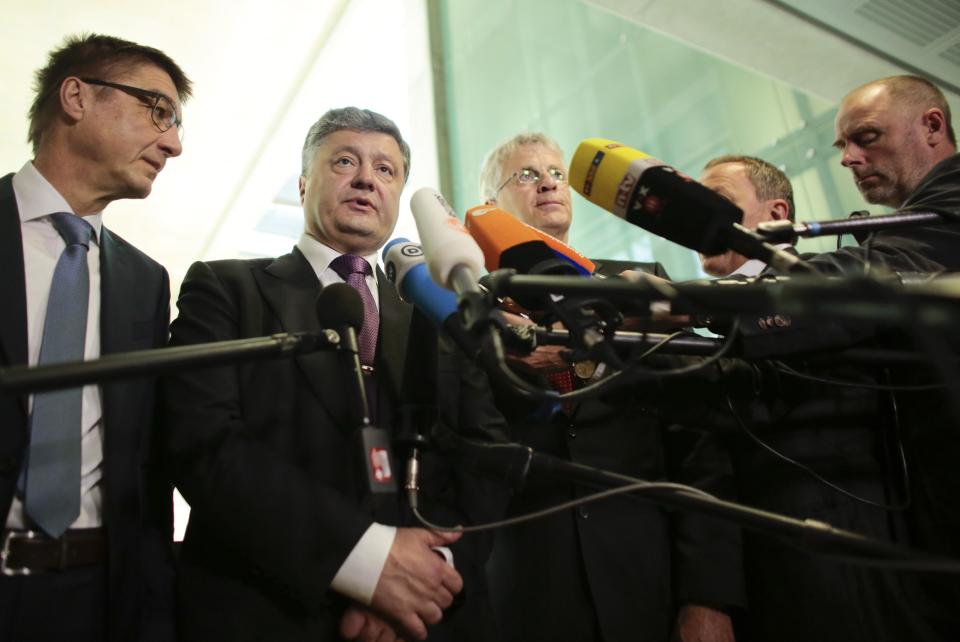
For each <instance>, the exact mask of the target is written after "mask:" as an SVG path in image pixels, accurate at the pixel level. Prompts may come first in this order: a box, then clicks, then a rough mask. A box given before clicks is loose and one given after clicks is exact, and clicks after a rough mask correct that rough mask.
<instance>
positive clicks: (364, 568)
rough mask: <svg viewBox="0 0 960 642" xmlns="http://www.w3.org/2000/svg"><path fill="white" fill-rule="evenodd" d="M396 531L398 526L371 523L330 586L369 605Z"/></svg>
mask: <svg viewBox="0 0 960 642" xmlns="http://www.w3.org/2000/svg"><path fill="white" fill-rule="evenodd" d="M396 534H397V529H396V528H395V527H393V526H384V525H383V524H377V523H376V522H374V523H373V524H370V527H369V528H368V529H367V530H366V532H365V533H364V534H363V536H362V537H360V539H359V540H357V543H356V545H354V547H353V550H352V551H350V554H349V555H347V559H345V560H344V561H343V564H342V565H341V566H340V570H338V571H337V574H336V575H335V576H334V577H333V581H332V582H330V588H332V589H333V590H334V591H336V592H337V593H341V594H343V595H346V596H347V597H349V598H351V599H353V600H356V601H357V602H360V603H361V604H366V605H367V606H369V605H370V603H371V602H372V601H373V593H374V591H375V590H376V589H377V582H379V581H380V573H381V572H382V571H383V566H384V564H386V563H387V556H388V555H389V554H390V547H392V546H393V539H394V537H395V536H396Z"/></svg>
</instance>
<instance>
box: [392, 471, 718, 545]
mask: <svg viewBox="0 0 960 642" xmlns="http://www.w3.org/2000/svg"><path fill="white" fill-rule="evenodd" d="M663 490H669V491H675V492H684V493H693V494H695V495H699V496H701V497H703V498H705V499H713V500H716V499H717V497H715V496H713V495H711V494H710V493H707V492H705V491H702V490H700V489H699V488H694V487H693V486H686V485H684V484H677V483H673V482H648V481H638V482H635V483H632V484H627V485H625V486H618V487H616V488H609V489H607V490H602V491H599V492H596V493H591V494H590V495H585V496H584V497H581V498H578V499H572V500H569V501H565V502H561V503H559V504H554V505H553V506H550V507H549V508H543V509H540V510H536V511H532V512H529V513H524V514H523V515H517V516H516V517H510V518H507V519H501V520H497V521H493V522H487V523H485V524H477V525H474V526H461V525H458V526H441V525H439V524H434V523H433V522H431V521H430V520H428V519H427V518H426V517H424V516H423V514H422V513H421V512H420V508H419V501H418V500H417V499H416V497H415V493H416V491H409V492H408V499H409V501H410V508H411V510H412V511H413V514H414V515H415V516H416V518H417V520H419V521H420V523H421V524H423V525H424V526H426V527H427V528H429V529H430V530H433V531H439V532H444V533H480V532H483V531H490V530H496V529H500V528H506V527H507V526H516V525H517V524H523V523H524V522H532V521H533V520H536V519H540V518H541V517H546V516H547V515H552V514H554V513H560V512H563V511H565V510H568V509H571V508H577V507H578V506H581V505H583V504H590V503H593V502H596V501H600V500H601V499H606V498H608V497H613V496H615V495H622V494H624V493H633V492H641V491H653V492H657V491H663ZM641 494H642V492H641Z"/></svg>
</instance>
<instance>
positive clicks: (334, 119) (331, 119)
mask: <svg viewBox="0 0 960 642" xmlns="http://www.w3.org/2000/svg"><path fill="white" fill-rule="evenodd" d="M342 129H350V130H353V131H358V132H378V133H380V134H387V135H388V136H392V137H393V139H394V140H395V141H397V145H398V146H399V147H400V152H401V153H402V154H403V182H404V183H406V182H407V178H409V177H410V146H409V145H407V143H406V141H404V140H403V136H402V135H401V134H400V128H399V127H397V124H396V123H394V122H393V121H392V120H390V119H389V118H387V117H386V116H384V115H383V114H378V113H377V112H375V111H371V110H369V109H359V108H357V107H340V108H337V109H331V110H329V111H328V112H327V113H325V114H324V115H323V116H321V117H320V120H318V121H317V122H315V123H314V124H313V126H312V127H311V128H310V131H308V132H307V138H306V140H304V141H303V152H302V154H301V159H300V161H301V168H300V175H301V176H304V177H305V176H306V175H307V174H309V173H310V165H311V163H313V157H314V156H315V155H316V153H317V147H319V146H320V143H322V142H323V139H324V138H326V137H327V136H329V135H330V134H333V133H334V132H338V131H340V130H342Z"/></svg>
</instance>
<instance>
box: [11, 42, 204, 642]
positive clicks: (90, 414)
mask: <svg viewBox="0 0 960 642" xmlns="http://www.w3.org/2000/svg"><path fill="white" fill-rule="evenodd" d="M36 79H37V82H36V87H37V94H36V97H35V99H34V102H33V105H32V107H31V109H30V134H29V140H30V142H31V143H32V144H33V151H34V159H33V161H29V162H27V163H26V164H25V165H24V166H23V167H22V168H21V169H20V171H19V172H17V173H16V174H12V175H8V176H6V177H4V178H3V179H0V226H2V229H0V262H2V265H3V268H2V274H3V277H2V278H0V288H2V298H3V302H4V309H3V313H2V314H0V323H2V325H0V365H2V366H11V365H19V364H30V365H36V364H44V363H51V362H55V361H68V360H80V359H95V358H97V357H99V356H100V355H106V354H109V353H114V352H123V351H128V350H141V349H147V348H157V347H161V346H163V345H164V343H165V342H166V339H167V324H168V321H169V296H170V295H169V281H168V278H167V273H166V271H165V270H164V269H163V267H161V266H160V265H159V264H157V263H156V262H155V261H153V260H151V259H150V258H149V257H148V256H146V255H145V254H143V253H142V252H140V251H139V250H137V249H136V248H134V247H133V246H131V245H130V244H129V243H127V242H126V241H124V240H123V239H121V238H120V237H119V236H117V235H116V234H113V233H111V232H110V231H109V230H108V229H107V228H106V227H105V226H103V225H102V224H101V217H102V213H103V210H104V208H106V206H107V205H109V204H110V203H111V202H113V201H115V200H118V199H123V198H145V197H146V196H147V195H148V194H149V193H150V190H151V188H152V186H153V181H154V180H155V179H156V177H157V175H158V174H159V173H160V171H161V170H162V169H163V166H164V164H165V163H166V162H167V160H168V159H170V158H172V157H174V156H178V155H179V154H180V151H181V145H180V138H179V130H180V103H181V102H182V101H184V100H186V99H187V97H188V96H189V95H190V81H189V80H188V79H187V77H186V76H185V75H184V73H183V72H182V71H181V70H180V68H179V67H178V66H177V65H176V64H175V63H174V62H173V61H172V60H171V59H170V58H169V57H168V56H167V55H166V54H164V53H163V52H161V51H158V50H156V49H153V48H150V47H144V46H141V45H138V44H135V43H133V42H128V41H125V40H120V39H118V38H113V37H109V36H101V35H87V36H81V37H71V38H68V39H67V41H66V42H65V44H64V45H63V46H62V47H61V48H60V49H58V50H56V51H54V52H52V53H51V54H50V57H49V60H48V62H47V65H46V66H45V67H44V68H43V69H41V70H39V71H38V72H37V75H36ZM153 421H154V384H153V382H152V381H151V380H147V379H131V380H125V381H119V382H115V383H107V384H103V385H89V386H85V387H83V388H82V389H80V388H76V389H72V390H64V391H55V392H45V393H39V394H35V395H29V396H28V395H17V396H15V395H12V394H8V393H2V392H0V425H2V427H3V429H2V431H0V514H2V515H3V516H4V520H5V521H4V528H3V546H2V551H3V553H2V560H0V565H2V568H0V571H2V575H0V638H2V639H5V640H6V639H10V640H19V639H30V640H66V639H69V640H91V641H92V640H97V641H101V642H102V641H103V640H107V639H109V640H116V641H118V642H120V641H123V642H126V641H128V640H148V639H149V640H172V639H173V565H172V556H171V550H170V542H171V540H172V505H171V488H170V486H169V484H167V483H165V482H164V481H163V480H162V478H160V477H159V476H158V475H157V467H156V466H155V465H154V455H153V453H152V441H153V432H152V426H153Z"/></svg>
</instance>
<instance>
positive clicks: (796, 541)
mask: <svg viewBox="0 0 960 642" xmlns="http://www.w3.org/2000/svg"><path fill="white" fill-rule="evenodd" d="M638 491H641V492H642V491H652V492H653V493H654V494H655V493H656V492H659V491H673V492H681V493H689V492H692V493H694V494H695V495H697V496H700V497H703V498H704V499H709V500H716V501H720V500H718V499H717V498H716V497H715V496H713V495H711V494H709V493H707V492H704V491H702V490H700V489H698V488H694V487H692V486H685V485H683V484H675V483H672V482H646V481H638V482H636V483H632V484H627V485H625V486H619V487H617V488H611V489H608V490H604V491H600V492H598V493H593V494H591V495H587V496H585V497H582V498H578V499H576V500H571V501H567V502H562V503H560V504H557V505H555V506H552V507H550V508H546V509H542V510H538V511H534V512H531V513H527V514H525V515H518V516H516V517H511V518H508V519H504V520H497V521H494V522H487V523H485V524H477V525H474V526H463V525H457V526H444V525H441V524H435V523H434V522H431V521H430V520H428V519H427V518H426V517H425V516H424V515H423V513H421V512H420V508H419V500H418V497H417V494H418V491H417V490H414V489H411V490H409V491H408V499H409V501H410V508H411V512H412V513H413V515H414V517H416V519H417V520H418V521H419V522H420V523H421V524H422V525H423V526H424V527H426V528H428V529H430V530H432V531H438V532H448V533H476V532H482V531H488V530H493V529H498V528H505V527H507V526H512V525H515V524H520V523H523V522H527V521H531V520H534V519H539V518H541V517H544V516H546V515H550V514H552V513H557V512H561V511H564V510H569V509H570V508H575V507H577V506H581V505H583V504H586V503H590V502H595V501H599V500H601V499H605V498H607V497H612V496H615V495H620V494H624V493H629V492H638ZM803 521H804V522H805V523H806V524H807V525H808V526H809V527H810V528H811V530H812V529H813V527H814V526H820V527H827V528H833V527H831V526H829V524H823V523H821V522H817V521H816V520H809V519H808V520H803ZM768 535H769V534H768ZM799 535H800V533H796V534H795V535H794V537H782V538H779V539H781V540H782V541H784V542H785V543H786V544H788V545H793V546H795V547H796V548H798V549H800V550H804V551H806V552H808V553H809V552H813V553H815V554H817V555H821V556H823V557H827V558H830V559H834V560H838V561H845V562H848V563H852V564H858V565H861V566H869V567H874V568H890V569H899V570H912V571H933V572H940V573H953V574H957V573H960V560H953V559H945V558H937V557H931V558H928V559H923V558H921V559H910V558H906V559H903V558H890V557H887V558H884V557H875V555H876V554H875V553H860V554H842V553H835V552H830V551H823V550H813V551H811V550H810V548H809V547H808V546H805V545H804V544H805V543H806V542H807V541H808V540H809V536H804V537H802V538H798V536H799ZM860 537H863V536H860ZM864 539H867V540H868V541H869V538H864ZM847 542H848V543H849V540H847ZM890 546H891V547H895V545H893V544H891V545H890ZM890 552H894V553H896V552H901V553H902V554H908V555H909V554H910V553H914V554H916V553H915V552H914V551H908V550H904V551H890Z"/></svg>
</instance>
